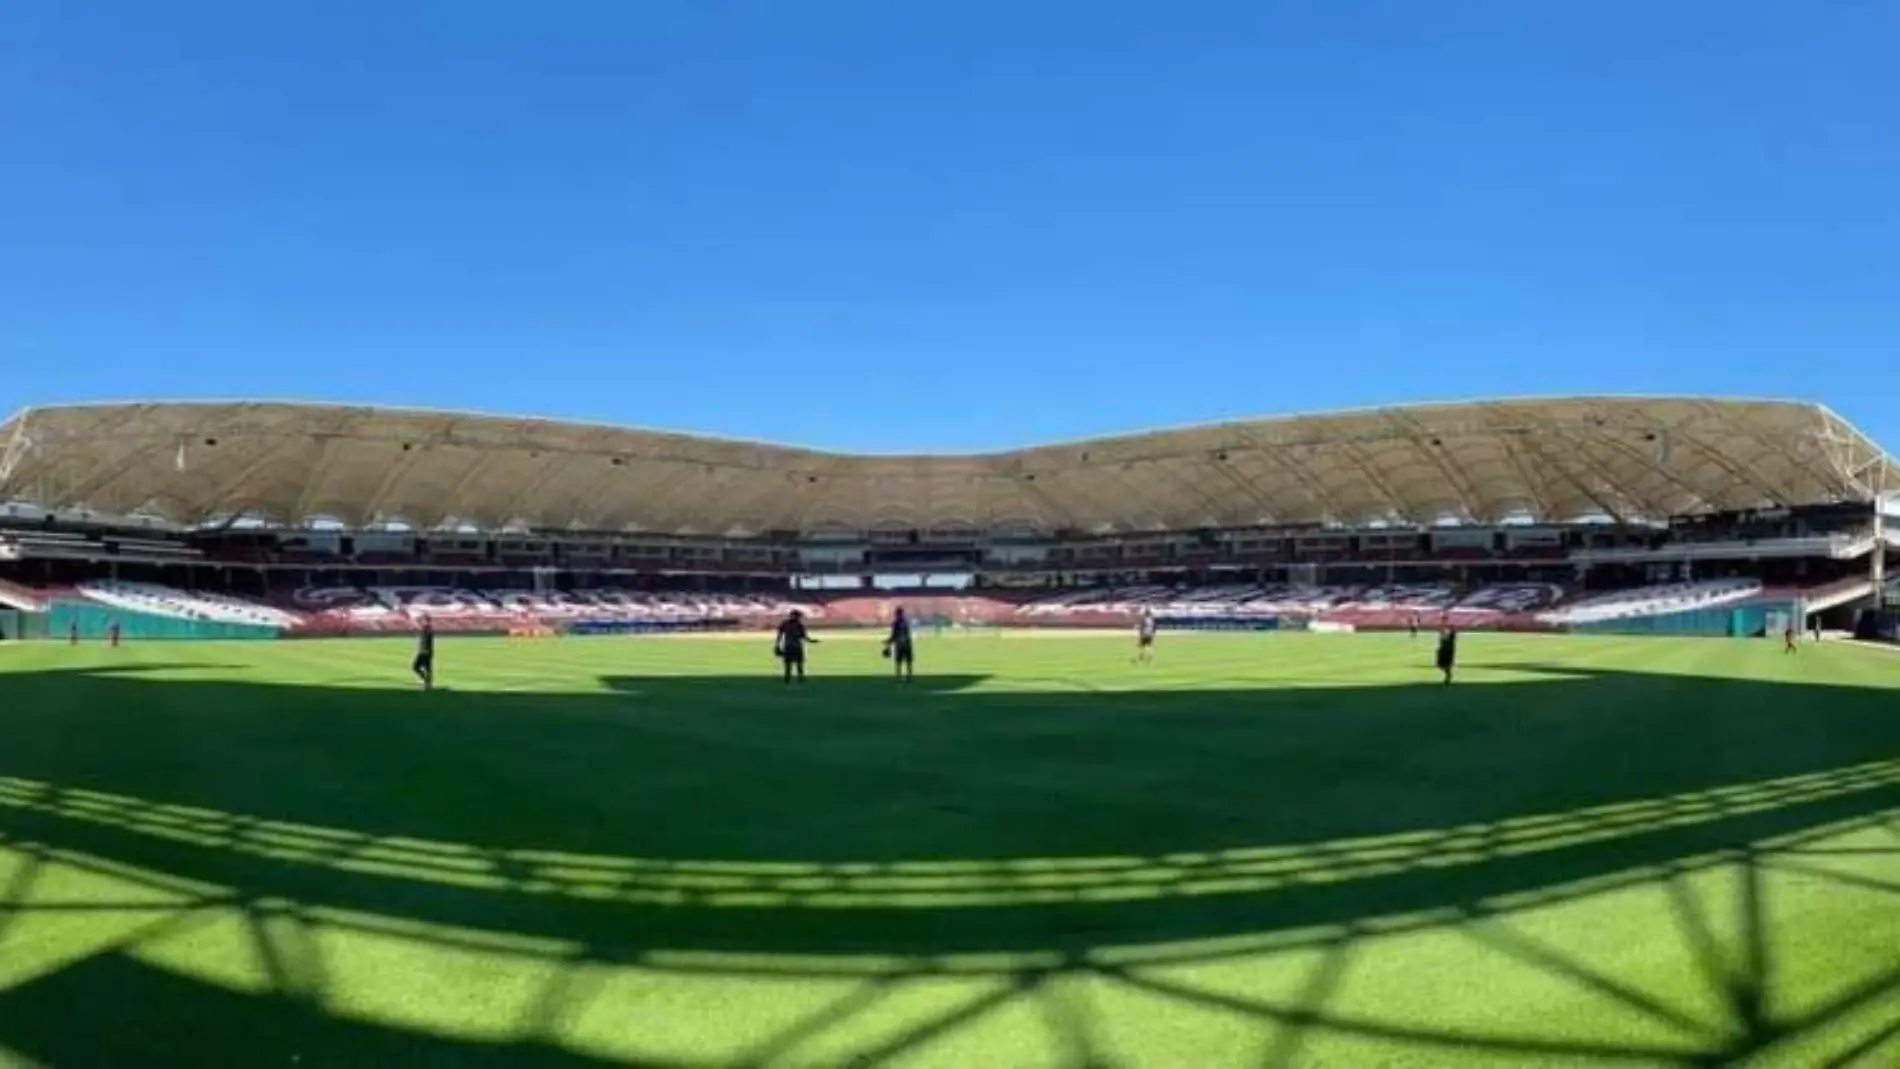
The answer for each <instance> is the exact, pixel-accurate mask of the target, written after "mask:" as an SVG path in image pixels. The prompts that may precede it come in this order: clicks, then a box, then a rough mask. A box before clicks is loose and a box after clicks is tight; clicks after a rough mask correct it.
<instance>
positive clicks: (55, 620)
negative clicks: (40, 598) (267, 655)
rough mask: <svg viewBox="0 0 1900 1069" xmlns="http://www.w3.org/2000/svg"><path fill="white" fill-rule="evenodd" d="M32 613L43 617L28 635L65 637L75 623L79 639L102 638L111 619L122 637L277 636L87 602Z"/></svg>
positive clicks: (259, 628) (256, 628)
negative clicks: (115, 623) (77, 627)
mask: <svg viewBox="0 0 1900 1069" xmlns="http://www.w3.org/2000/svg"><path fill="white" fill-rule="evenodd" d="M34 615H35V616H38V617H41V618H42V619H40V620H34V621H32V622H30V623H29V624H28V625H27V630H28V635H27V637H29V638H51V639H63V638H67V637H68V636H70V635H71V634H72V629H73V625H74V624H78V625H79V637H80V638H82V639H102V638H105V637H106V634H107V632H108V630H109V629H110V628H111V627H112V624H113V622H114V621H117V622H118V624H119V634H120V635H122V636H123V637H125V638H220V639H259V638H276V637H277V629H276V628H274V627H265V626H263V625H261V624H227V623H222V622H219V621H215V620H183V619H179V618H178V617H175V616H154V615H152V614H150V613H142V612H127V611H126V610H124V609H115V608H112V607H111V606H109V605H99V604H95V603H93V602H86V601H56V602H54V603H53V604H52V606H51V607H50V608H48V609H47V610H46V611H45V612H43V613H35V614H34ZM33 632H40V633H38V634H35V633H33Z"/></svg>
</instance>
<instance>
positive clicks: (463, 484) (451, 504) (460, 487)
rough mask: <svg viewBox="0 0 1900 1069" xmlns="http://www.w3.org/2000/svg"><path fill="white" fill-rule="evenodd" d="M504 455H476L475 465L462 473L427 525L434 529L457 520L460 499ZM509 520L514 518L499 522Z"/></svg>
mask: <svg viewBox="0 0 1900 1069" xmlns="http://www.w3.org/2000/svg"><path fill="white" fill-rule="evenodd" d="M505 455H507V454H505V453H499V452H494V451H483V452H482V453H479V454H477V455H476V458H475V463H473V464H470V465H469V466H468V470H467V471H465V472H463V473H462V477H461V478H459V479H457V480H455V485H454V486H452V487H450V488H449V492H448V493H447V494H446V495H444V496H443V498H442V504H441V505H440V506H439V507H438V508H436V510H435V512H436V515H434V516H430V517H428V522H429V525H430V526H432V527H434V526H439V525H441V524H443V523H446V522H448V521H449V520H452V519H459V518H460V517H459V516H458V513H459V512H460V511H461V508H462V499H463V498H464V497H465V496H467V494H468V491H469V489H470V488H472V487H473V486H474V485H475V482H476V480H478V479H480V478H481V477H482V476H483V475H486V474H487V473H488V471H489V470H490V469H492V468H493V467H494V466H495V461H496V460H497V459H499V458H501V457H503V456H505ZM511 519H514V517H513V516H503V517H502V518H501V522H502V523H507V522H508V521H509V520H511Z"/></svg>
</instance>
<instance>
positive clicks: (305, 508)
mask: <svg viewBox="0 0 1900 1069" xmlns="http://www.w3.org/2000/svg"><path fill="white" fill-rule="evenodd" d="M343 440H344V439H343V438H342V436H340V435H331V436H329V437H326V438H325V439H324V440H323V449H322V450H321V451H320V452H319V453H318V454H317V463H316V467H314V468H312V469H311V471H310V474H309V475H308V476H306V477H305V478H304V484H303V489H302V490H300V491H298V493H297V501H296V503H295V504H294V505H292V506H291V508H290V515H288V516H286V517H284V520H285V522H287V523H307V522H309V520H310V510H311V509H312V508H314V507H316V503H317V493H318V491H320V490H322V489H323V481H324V480H325V479H326V478H328V477H329V474H330V463H331V461H332V460H333V459H334V458H335V457H336V449H337V443H339V442H341V441H343Z"/></svg>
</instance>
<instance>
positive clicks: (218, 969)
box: [0, 397, 1900, 1069]
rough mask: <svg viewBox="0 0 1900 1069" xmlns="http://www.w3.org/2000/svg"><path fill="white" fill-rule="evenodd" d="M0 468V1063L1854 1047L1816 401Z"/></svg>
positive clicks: (1882, 937) (1591, 403)
mask: <svg viewBox="0 0 1900 1069" xmlns="http://www.w3.org/2000/svg"><path fill="white" fill-rule="evenodd" d="M0 450H4V452H0V501H3V502H4V505H0V513H3V514H0V637H3V638H4V639H5V640H6V641H5V644H4V646H0V688H3V689H4V694H5V701H4V710H5V726H4V727H3V728H0V733H3V735H4V738H3V739H0V1064H14V1063H15V1062H17V1064H21V1065H41V1064H84V1065H159V1064H220V1063H222V1064H234V1065H235V1064H259V1065H293V1064H295V1065H300V1066H306V1067H309V1066H367V1065H395V1064H414V1065H436V1064H457V1065H460V1064H477V1065H496V1066H500V1065H509V1066H515V1065H521V1066H533V1067H537V1069H539V1067H568V1066H573V1067H582V1066H607V1065H640V1066H777V1065H788V1066H789V1065H845V1064H848V1065H857V1066H883V1065H905V1066H912V1065H919V1066H922V1065H932V1066H1006V1067H1014V1066H1042V1065H1075V1066H1082V1065H1088V1066H1098V1065H1099V1066H1107V1065H1190V1064H1191V1065H1197V1066H1227V1065H1236V1066H1238V1065H1250V1066H1253V1065H1293V1064H1312V1065H1353V1066H1359V1065H1381V1066H1385V1065H1391V1066H1414V1065H1419V1066H1423V1065H1443V1064H1457V1065H1461V1066H1462V1065H1498V1066H1505V1065H1510V1066H1521V1065H1541V1064H1562V1065H1596V1064H1603V1065H1611V1064H1615V1065H1628V1064H1641V1065H1717V1064H1722V1065H1727V1064H1760V1065H1820V1064H1838V1065H1850V1064H1868V1065H1873V1064H1892V1061H1891V1060H1890V1059H1891V1057H1892V1055H1893V1051H1894V1050H1895V1049H1896V1048H1895V1045H1894V1041H1893V1037H1894V1036H1896V1035H1900V949H1896V948H1900V926H1897V925H1896V922H1895V921H1894V920H1893V916H1894V913H1895V911H1894V908H1893V907H1894V903H1895V895H1896V894H1900V840H1896V834H1897V832H1896V829H1900V657H1896V655H1895V654H1896V653H1897V652H1900V650H1896V649H1895V648H1893V644H1894V643H1895V641H1896V639H1900V618H1896V614H1895V612H1894V610H1893V609H1892V608H1891V606H1892V605H1893V604H1895V603H1896V601H1897V600H1900V589H1896V585H1895V582H1894V580H1893V578H1892V576H1893V575H1894V574H1895V573H1894V571H1893V570H1892V566H1893V565H1894V564H1895V563H1896V562H1900V526H1896V525H1895V524H1896V519H1900V498H1896V497H1895V496H1893V495H1892V494H1891V493H1890V491H1891V490H1894V489H1900V480H1897V479H1896V476H1897V475H1900V471H1896V467H1895V461H1894V459H1893V458H1892V457H1891V456H1889V455H1888V454H1887V453H1886V452H1885V451H1884V450H1883V449H1882V448H1881V446H1880V445H1879V444H1877V443H1875V442H1873V441H1871V440H1870V439H1869V438H1868V437H1867V436H1866V435H1864V434H1863V433H1861V432H1860V431H1859V430H1857V429H1856V428H1855V427H1854V426H1852V425H1851V424H1850V423H1848V422H1847V421H1845V420H1843V419H1842V418H1841V417H1839V416H1838V415H1836V414H1835V413H1834V412H1832V411H1831V410H1829V409H1828V408H1826V407H1823V406H1820V405H1816V404H1810V403H1800V402H1782V401H1744V400H1729V399H1715V398H1694V397H1680V398H1611V397H1576V398H1555V399H1541V400H1505V401H1496V402H1482V403H1468V404H1444V405H1421V406H1412V407H1400V408H1386V409H1376V410H1364V411H1353V412H1344V413H1337V414H1322V415H1310V416H1296V417H1286V418H1268V419H1256V420H1242V421H1233V422H1227V423H1220V424H1212V425H1207V426H1200V427H1190V428H1183V429H1174V430H1164V431H1155V432H1147V433H1140V434H1130V435H1125V436H1119V437H1111V438H1104V439H1097V440H1091V441H1078V442H1067V443H1058V444H1050V445H1039V446H1032V447H1027V448H1023V449H1018V450H1013V451H1008V452H998V453H989V454H980V455H961V456H953V455H877V456H854V455H844V454H839V453H832V452H824V451H817V450H811V449H802V448H790V447H783V446H777V445H769V444H762V443H755V442H743V441H725V440H716V439H711V438H705V437H698V436H692V435H683V434H672V433H659V432H651V431H641V430H631V429H625V428H617V427H604V426H590V425H580V424H572V423H563V422H559V421H551V420H541V419H527V418H503V417H495V416H488V415H478V414H457V413H447V412H428V411H412V410H394V409H376V408H366V407H343V406H325V405H309V404H289V403H264V402H244V403H225V402H219V403H149V404H83V405H70V406H50V407H38V408H30V409H27V410H24V411H22V412H20V413H18V414H16V415H14V416H13V417H12V418H11V419H9V420H8V421H7V422H6V423H5V424H4V425H0ZM899 609H903V610H905V612H906V613H907V614H908V616H909V618H910V619H911V620H912V621H913V622H914V625H915V626H916V628H917V645H918V674H917V679H916V681H915V683H914V684H913V685H909V686H899V685H897V684H895V683H894V682H893V681H892V679H891V678H890V666H889V665H888V664H887V663H886V662H885V661H884V660H882V659H881V658H880V657H879V656H878V652H879V646H880V640H882V639H884V638H885V637H886V636H887V634H888V629H889V628H890V627H891V626H892V621H893V619H894V617H895V616H896V613H897V610H899ZM793 610H798V611H799V612H801V613H802V614H804V616H805V617H806V618H807V619H808V620H809V622H810V624H811V626H812V630H813V633H814V634H815V636H816V637H817V638H818V640H819V645H818V646H817V647H816V648H815V649H814V650H813V651H812V653H811V656H810V659H811V669H812V678H811V680H810V683H809V685H807V686H804V687H791V688H788V687H785V686H783V685H782V684H781V683H780V682H779V677H778V674H777V666H776V665H775V664H774V662H773V659H772V647H773V639H772V638H771V636H770V632H771V630H772V629H773V628H775V627H777V626H778V625H779V623H780V622H781V621H782V620H783V619H784V618H785V617H786V615H787V614H788V613H790V612H791V611H793ZM1144 619H1151V620H1152V621H1153V622H1154V626H1156V627H1157V628H1158V629H1159V630H1160V632H1161V637H1160V640H1159V643H1158V647H1159V648H1158V653H1157V655H1156V657H1155V660H1154V663H1153V664H1138V663H1134V657H1133V654H1134V652H1135V643H1134V629H1135V627H1136V626H1137V623H1138V621H1141V620H1144ZM425 621H427V623H428V625H429V627H430V628H431V629H432V632H433V633H439V634H440V635H441V646H440V653H439V654H438V659H439V666H438V668H437V671H438V672H439V673H440V679H441V683H442V686H441V688H440V689H439V690H437V691H435V692H433V693H424V692H423V691H422V689H421V688H420V687H419V686H418V685H417V681H416V679H415V678H414V677H412V676H411V674H410V654H411V652H412V651H413V649H414V648H415V645H416V642H417V638H416V635H417V632H418V631H419V630H420V629H421V628H422V627H423V624H424V622H425ZM1443 631H1450V632H1456V633H1458V634H1460V635H1462V636H1464V637H1463V643H1462V645H1461V646H1460V647H1459V653H1458V660H1457V678H1456V681H1455V685H1449V686H1448V685H1444V684H1443V683H1441V682H1440V679H1439V677H1438V674H1437V673H1436V672H1435V671H1433V665H1432V659H1433V649H1434V645H1435V644H1434V641H1433V634H1434V633H1437V632H1443ZM1045 639H1046V640H1047V641H1043V640H1045ZM292 640H297V641H292ZM1447 678H1448V679H1449V676H1448V677H1447ZM102 1004H109V1005H110V1006H111V1007H112V1008H111V1009H110V1010H109V1011H100V1013H101V1016H100V1017H99V1020H100V1021H101V1022H108V1023H102V1026H101V1027H99V1028H97V1029H86V1030H83V1031H84V1032H85V1034H84V1035H75V1034H74V1030H73V1029H71V1028H70V1027H69V1026H62V1025H60V1024H59V1023H58V1022H59V1021H60V1020H62V1019H64V1020H67V1021H70V1014H71V1012H72V1011H71V1010H70V1007H74V1006H99V1005H102ZM62 1015H65V1016H64V1017H62ZM1883 1052H1884V1053H1883ZM9 1059H13V1061H9Z"/></svg>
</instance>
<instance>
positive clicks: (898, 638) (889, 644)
mask: <svg viewBox="0 0 1900 1069" xmlns="http://www.w3.org/2000/svg"><path fill="white" fill-rule="evenodd" d="M884 656H886V657H889V658H890V659H891V666H892V667H893V668H894V669H896V671H897V678H898V680H899V681H900V682H905V683H908V682H910V681H911V680H912V679H914V678H916V676H917V655H916V652H915V651H914V650H913V649H912V647H911V644H910V618H909V617H907V616H905V615H904V610H903V609H902V608H899V609H898V610H897V614H896V615H895V616H893V617H891V635H890V637H889V638H887V639H885V640H884Z"/></svg>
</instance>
